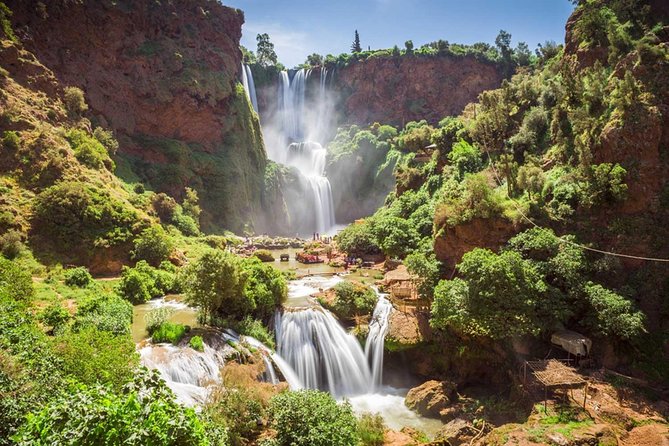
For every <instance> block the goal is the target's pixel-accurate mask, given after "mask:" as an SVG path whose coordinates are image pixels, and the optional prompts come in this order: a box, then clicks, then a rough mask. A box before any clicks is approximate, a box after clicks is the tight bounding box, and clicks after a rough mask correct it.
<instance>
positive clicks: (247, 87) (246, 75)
mask: <svg viewBox="0 0 669 446" xmlns="http://www.w3.org/2000/svg"><path fill="white" fill-rule="evenodd" d="M242 85H243V86H244V91H246V96H247V97H248V98H249V101H250V102H251V105H252V106H253V109H254V110H255V111H256V113H258V98H257V96H256V84H255V82H254V81H253V73H252V72H251V67H249V66H248V65H246V64H244V63H242Z"/></svg>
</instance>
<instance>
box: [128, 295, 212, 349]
mask: <svg viewBox="0 0 669 446" xmlns="http://www.w3.org/2000/svg"><path fill="white" fill-rule="evenodd" d="M161 307H166V308H169V309H171V310H172V314H171V316H170V317H169V319H168V321H170V322H175V323H179V324H184V325H190V326H191V327H197V326H198V325H199V324H198V322H197V310H196V309H195V308H191V307H189V306H188V305H186V304H185V303H184V302H183V296H181V295H169V296H165V297H159V298H157V299H151V300H150V301H148V302H147V303H145V304H141V305H135V306H134V307H133V314H132V316H133V317H132V340H133V341H134V342H135V343H138V342H140V341H142V340H144V339H146V338H147V337H148V336H149V334H148V333H147V332H146V315H147V314H148V313H149V312H150V311H151V310H155V309H156V308H161Z"/></svg>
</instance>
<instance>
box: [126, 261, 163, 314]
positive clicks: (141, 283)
mask: <svg viewBox="0 0 669 446" xmlns="http://www.w3.org/2000/svg"><path fill="white" fill-rule="evenodd" d="M154 289H155V281H154V280H153V278H151V277H148V276H147V275H146V274H142V273H141V272H140V271H137V270H136V269H133V268H127V267H124V268H123V272H122V273H121V282H120V283H119V286H118V293H119V294H120V295H121V296H123V297H124V298H125V299H127V300H128V301H130V303H132V304H134V305H137V304H143V303H145V302H148V301H149V300H150V299H151V298H152V297H154V296H153V293H152V290H154ZM155 297H157V296H155Z"/></svg>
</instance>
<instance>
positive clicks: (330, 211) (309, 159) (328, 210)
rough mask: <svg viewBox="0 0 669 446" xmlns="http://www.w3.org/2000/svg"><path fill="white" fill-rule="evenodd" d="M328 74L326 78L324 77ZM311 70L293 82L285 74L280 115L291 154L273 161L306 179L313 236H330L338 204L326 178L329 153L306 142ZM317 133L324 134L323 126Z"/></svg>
mask: <svg viewBox="0 0 669 446" xmlns="http://www.w3.org/2000/svg"><path fill="white" fill-rule="evenodd" d="M323 73H325V74H323ZM310 74H311V70H304V69H302V70H299V71H297V72H295V74H294V75H293V77H292V79H291V77H290V74H289V73H288V72H287V71H283V72H282V73H281V78H280V84H279V100H278V105H279V115H280V117H281V123H282V124H281V125H282V140H283V144H284V147H285V146H286V145H287V150H285V151H283V152H279V153H275V154H274V157H275V158H276V159H273V161H276V162H280V163H283V164H288V165H290V166H293V167H295V168H297V170H298V171H299V172H300V173H301V174H302V176H303V177H304V178H305V179H306V184H307V185H308V187H307V191H308V193H309V194H310V195H311V197H310V200H309V203H310V204H311V206H312V207H311V211H312V213H313V215H314V219H313V220H314V222H313V228H312V229H313V232H319V233H326V232H327V231H329V230H330V229H331V228H332V227H333V226H334V224H335V217H334V204H333V200H332V189H331V186H330V181H328V179H327V177H326V176H325V156H326V151H325V149H324V148H323V147H322V146H321V145H320V143H318V142H315V141H304V140H305V138H306V137H309V133H312V132H311V131H309V130H310V129H308V128H307V127H311V126H308V125H307V124H306V122H305V116H306V110H305V94H306V86H307V81H308V80H309V75H310ZM326 79H327V72H326V71H325V70H324V69H323V70H322V71H321V81H320V90H319V100H318V101H317V106H316V108H317V110H316V113H317V114H318V119H317V123H321V122H323V120H322V119H321V114H322V113H324V111H323V105H322V104H323V103H324V102H325V85H326ZM315 133H316V134H317V135H318V134H320V133H321V129H320V124H318V125H317V126H316V129H315Z"/></svg>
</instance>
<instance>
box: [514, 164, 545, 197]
mask: <svg viewBox="0 0 669 446" xmlns="http://www.w3.org/2000/svg"><path fill="white" fill-rule="evenodd" d="M545 181H546V179H545V177H544V171H543V170H542V169H541V167H539V166H536V165H534V164H523V165H522V166H520V168H519V169H518V186H519V187H520V188H521V189H523V190H525V191H526V192H527V197H528V198H529V199H530V200H532V194H534V195H535V198H536V196H537V195H539V194H540V193H541V190H542V189H543V187H544V182H545Z"/></svg>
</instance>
